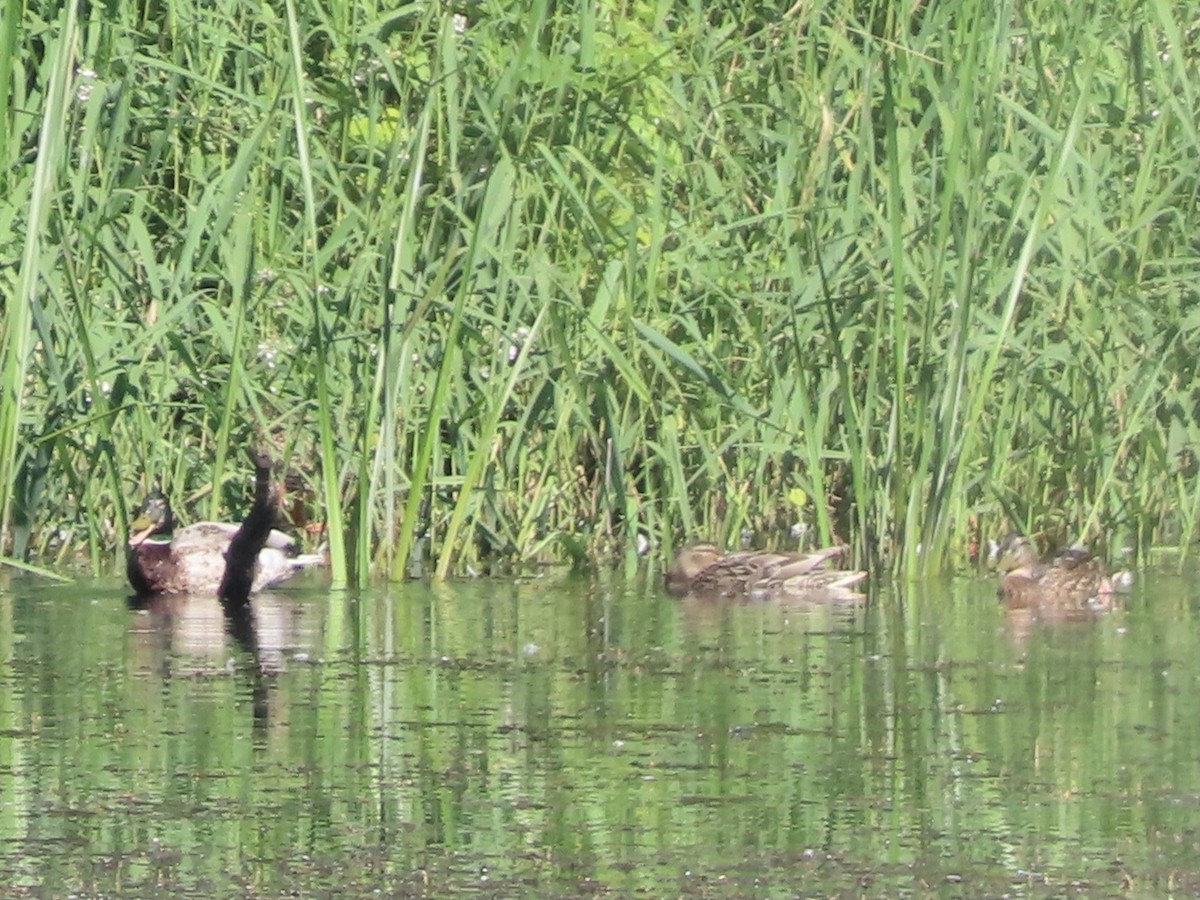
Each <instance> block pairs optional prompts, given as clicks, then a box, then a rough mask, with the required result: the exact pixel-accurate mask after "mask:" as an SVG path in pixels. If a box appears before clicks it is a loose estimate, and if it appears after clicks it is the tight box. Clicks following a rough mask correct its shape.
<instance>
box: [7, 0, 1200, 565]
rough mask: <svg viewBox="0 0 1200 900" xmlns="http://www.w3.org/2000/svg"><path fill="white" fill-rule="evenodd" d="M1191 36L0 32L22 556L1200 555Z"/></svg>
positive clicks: (737, 24) (528, 15)
mask: <svg viewBox="0 0 1200 900" xmlns="http://www.w3.org/2000/svg"><path fill="white" fill-rule="evenodd" d="M1198 25H1200V5H1198V4H1197V3H1195V2H1188V3H1183V4H1141V3H1138V4H1134V3H1126V4H1117V5H1116V6H1113V7H1112V8H1110V9H1107V10H1106V11H1104V12H1102V13H1101V14H1097V12H1096V11H1095V10H1094V9H1092V8H1089V7H1087V6H1086V5H1080V4H1063V3H1058V2H1051V0H1033V2H1029V3H1024V4H1020V5H1014V4H1005V3H1001V4H996V3H986V2H980V0H954V2H950V3H938V4H909V5H901V4H883V3H879V4H868V3H852V4H846V3H833V2H827V0H817V2H813V3H807V4H797V5H795V6H793V7H791V8H788V9H785V10H783V11H782V12H780V11H777V10H775V9H772V10H771V11H770V14H769V15H767V14H765V10H764V9H762V8H760V7H758V6H756V5H754V4H741V3H720V2H719V3H715V4H712V3H708V4H690V5H689V4H657V5H656V4H650V3H637V2H635V3H629V4H614V3H610V2H600V3H592V2H566V3H557V4H551V3H546V2H535V3H533V4H531V5H527V6H525V7H520V6H519V5H504V4H499V3H483V4H466V5H462V6H461V7H456V6H453V5H449V4H436V3H431V4H409V5H405V6H402V7H400V8H395V7H394V6H393V5H388V4H379V3H375V2H372V0H345V2H335V3H331V4H324V5H311V4H295V3H294V2H288V3H286V4H283V5H276V6H271V5H267V6H247V5H245V4H241V3H236V2H233V0H214V2H211V3H205V4H188V3H159V2H149V3H144V4H91V5H87V4H73V3H68V4H57V3H49V2H45V0H29V2H28V3H25V4H8V5H6V7H5V12H4V15H3V18H2V19H0V117H2V127H0V259H2V260H3V261H4V262H3V264H2V265H0V304H2V306H3V311H4V314H3V326H2V329H3V330H2V332H0V369H2V371H0V492H2V493H0V500H2V503H0V517H2V519H0V526H2V528H3V534H4V537H5V548H4V549H5V552H6V553H8V554H10V555H12V556H15V557H29V556H35V557H38V558H41V559H54V558H56V557H58V556H63V555H67V554H75V553H78V552H81V551H82V552H85V553H86V554H87V555H88V557H89V558H90V560H91V563H92V565H94V566H95V567H96V568H97V569H104V568H108V567H110V566H111V565H112V564H113V562H114V560H115V559H116V557H117V554H115V552H114V548H115V547H116V546H118V545H119V544H120V539H121V534H120V529H121V528H122V527H123V526H122V525H121V524H120V523H123V522H125V521H127V519H128V504H129V503H130V502H131V501H134V500H136V499H137V498H139V497H140V496H141V495H142V494H143V493H144V492H145V490H146V489H148V487H149V486H150V485H151V484H152V483H155V482H161V483H162V484H163V487H164V488H165V489H166V490H167V492H168V493H170V494H171V495H172V496H174V497H176V498H178V499H179V501H180V502H181V505H182V506H184V507H186V509H187V510H188V511H190V512H191V513H193V514H194V515H195V517H197V518H203V517H208V518H216V517H224V516H226V515H227V514H228V512H229V510H230V509H231V508H235V509H236V505H237V503H239V502H240V498H241V497H242V496H243V495H244V493H245V487H246V483H247V482H246V478H245V474H246V473H245V471H244V468H245V467H244V465H243V464H242V458H241V456H240V453H239V452H238V448H239V447H240V446H241V445H243V444H246V443H249V442H251V441H253V440H256V439H258V438H260V437H262V436H264V435H265V436H270V437H273V438H274V439H275V441H276V444H277V447H278V450H279V452H280V453H281V454H282V455H284V456H285V457H286V458H287V459H288V460H289V462H290V465H291V466H292V468H293V469H294V470H295V474H296V476H297V477H298V478H299V479H300V480H301V481H302V482H303V483H305V484H306V485H307V487H308V488H310V489H311V492H312V501H311V502H312V503H313V505H314V510H313V516H314V518H316V519H317V520H323V521H324V522H325V523H326V526H327V527H326V529H325V534H326V536H327V539H328V541H329V543H330V551H331V557H332V562H333V573H334V580H335V582H338V583H344V582H362V581H365V580H367V579H368V578H369V577H371V576H372V575H376V576H384V575H395V576H402V575H404V574H407V573H410V572H413V571H417V570H420V571H425V572H431V573H434V574H437V575H446V574H449V573H451V572H455V571H460V570H463V569H465V568H466V567H468V566H470V567H474V568H489V567H491V568H495V567H497V566H504V565H507V564H509V563H511V562H513V561H517V560H535V561H569V562H573V563H577V564H581V563H585V562H588V561H594V560H599V559H604V558H612V557H614V556H615V557H618V558H624V559H626V560H627V561H632V560H633V554H634V553H636V550H637V546H638V543H639V537H640V538H642V539H643V542H644V541H645V540H648V541H649V542H650V544H651V545H653V546H656V547H659V548H661V551H662V552H663V553H667V552H669V551H670V550H671V548H672V546H673V545H675V544H677V542H678V541H680V540H681V539H685V538H689V539H690V538H696V537H708V538H711V539H714V540H717V541H721V542H724V543H731V542H736V538H737V536H738V535H740V534H741V533H742V532H744V531H749V532H751V533H753V534H755V535H757V536H758V538H759V539H760V540H763V541H768V540H770V539H771V538H773V537H777V536H778V535H780V534H784V533H787V532H789V531H790V530H791V529H792V528H793V526H795V525H797V524H799V525H801V526H803V528H804V529H807V531H808V533H809V534H811V535H812V542H813V543H821V544H824V543H829V542H831V541H833V540H834V539H838V540H842V541H848V542H849V543H850V544H851V546H852V547H853V548H854V551H855V555H856V556H857V557H858V558H859V559H862V560H865V561H867V562H868V563H869V564H871V565H872V566H873V567H876V568H879V567H880V566H881V565H882V566H886V567H890V568H891V569H892V570H893V571H895V572H897V573H901V572H902V573H908V574H919V573H922V572H935V571H942V570H945V569H946V568H949V567H951V566H953V565H955V564H956V561H958V560H962V559H965V558H966V555H967V552H968V547H969V546H970V545H971V544H972V543H973V542H978V541H979V540H980V538H981V537H984V536H987V535H988V534H995V532H996V531H997V530H998V529H999V528H1000V527H1002V523H1007V524H1015V525H1019V526H1021V527H1023V528H1025V529H1027V530H1029V531H1031V532H1039V533H1044V534H1047V535H1049V536H1051V537H1053V538H1055V539H1057V540H1059V541H1063V542H1069V541H1071V540H1073V539H1075V538H1077V537H1084V538H1087V539H1089V540H1091V541H1092V542H1093V543H1105V542H1109V541H1111V542H1120V543H1122V544H1130V545H1132V546H1135V547H1137V548H1139V549H1142V550H1144V548H1146V547H1148V546H1150V545H1151V544H1153V543H1155V542H1167V543H1171V544H1177V545H1179V546H1184V547H1186V546H1187V545H1188V544H1189V543H1190V542H1191V541H1192V540H1193V539H1194V537H1195V533H1196V524H1197V523H1196V517H1197V512H1198V510H1200V479H1198V478H1197V466H1196V457H1195V452H1194V448H1195V447H1196V446H1197V440H1198V438H1200V426H1198V424H1197V402H1198V399H1200V398H1198V396H1197V384H1198V382H1197V377H1196V376H1197V372H1196V366H1197V353H1196V348H1197V347H1198V346H1200V304H1198V303H1197V299H1198V291H1200V287H1198V285H1200V281H1198V279H1197V275H1198V271H1200V264H1198V258H1197V242H1196V235H1197V234H1198V233H1200V215H1198V210H1197V198H1198V196H1200V192H1198V183H1197V182H1198V179H1200V154H1198V148H1200V141H1198V138H1197V123H1198V122H1200V100H1198V98H1197V90H1198V86H1200V78H1197V68H1198V67H1197V60H1198V57H1200V46H1198V43H1197V42H1198V40H1200V35H1198V32H1197V27H1198Z"/></svg>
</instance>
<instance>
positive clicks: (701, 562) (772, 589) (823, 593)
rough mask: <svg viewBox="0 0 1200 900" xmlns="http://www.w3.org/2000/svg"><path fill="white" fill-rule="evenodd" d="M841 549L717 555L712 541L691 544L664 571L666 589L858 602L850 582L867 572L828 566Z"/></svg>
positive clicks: (689, 593) (687, 593)
mask: <svg viewBox="0 0 1200 900" xmlns="http://www.w3.org/2000/svg"><path fill="white" fill-rule="evenodd" d="M845 551H846V548H845V547H826V548H824V549H822V550H814V551H812V552H811V553H776V552H773V551H760V550H744V551H739V552H736V553H722V552H721V550H720V549H719V548H718V547H717V546H716V544H710V543H707V542H705V543H698V544H690V545H688V546H687V547H684V548H683V549H682V550H680V551H679V555H678V556H677V557H676V559H675V563H674V564H673V565H672V566H671V568H670V569H668V570H667V574H666V587H667V592H668V593H670V594H674V595H675V596H678V597H682V596H696V597H709V598H721V597H725V598H739V599H745V600H772V599H774V600H808V601H820V600H861V599H863V595H862V594H861V593H859V592H858V591H856V590H855V589H854V586H855V585H857V584H858V583H859V582H860V581H862V580H863V579H864V578H866V577H867V573H866V572H862V571H855V570H849V569H832V568H829V567H828V566H827V564H828V562H829V561H830V560H832V559H835V558H836V557H839V556H841V555H842V554H843V553H845Z"/></svg>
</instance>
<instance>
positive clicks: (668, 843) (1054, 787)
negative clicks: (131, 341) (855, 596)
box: [0, 575, 1200, 897]
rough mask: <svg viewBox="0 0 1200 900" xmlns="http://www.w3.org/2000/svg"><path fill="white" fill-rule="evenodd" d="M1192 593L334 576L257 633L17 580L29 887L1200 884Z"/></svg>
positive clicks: (17, 784) (6, 760)
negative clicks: (1055, 606)
mask: <svg viewBox="0 0 1200 900" xmlns="http://www.w3.org/2000/svg"><path fill="white" fill-rule="evenodd" d="M1194 584H1195V581H1194V580H1193V579H1185V578H1179V577H1166V576H1162V577H1155V576H1153V575H1151V576H1147V577H1146V578H1144V579H1143V580H1142V581H1141V582H1140V583H1139V585H1138V586H1137V588H1136V589H1135V592H1134V594H1133V595H1132V596H1131V597H1129V598H1128V601H1127V604H1126V609H1124V610H1121V611H1118V612H1117V613H1114V614H1112V615H1109V616H1106V617H1104V618H1101V619H1099V620H1098V621H1093V622H1083V623H1058V624H1044V623H1043V624H1036V623H1028V622H1022V621H1018V620H1014V619H1009V618H1007V617H1006V616H1005V614H1004V611H1003V610H1002V609H1000V608H999V607H998V606H997V605H996V603H995V600H994V589H993V586H992V585H991V584H990V583H989V582H987V581H985V580H972V579H963V580H959V581H956V582H953V583H947V584H944V585H928V586H921V587H914V588H911V589H908V590H891V589H889V590H885V591H883V592H881V593H878V594H876V595H873V596H872V598H871V602H870V603H869V604H868V605H867V606H865V607H860V608H849V609H845V608H843V609H828V608H817V609H803V608H800V609H797V608H793V609H784V608H780V607H777V606H769V605H761V604H760V605H755V606H741V607H739V606H715V605H697V604H687V603H680V602H679V601H676V600H672V599H669V598H667V597H665V596H664V595H663V594H662V593H661V591H659V590H658V589H657V587H656V586H654V585H649V586H647V585H637V584H634V585H622V584H618V583H616V582H613V583H593V582H586V581H570V580H565V581H555V580H552V579H547V580H540V581H530V582H524V583H511V582H493V581H480V582H472V583H469V584H461V585H451V586H447V587H444V588H438V589H430V588H428V587H424V586H421V585H404V586H398V587H395V588H393V589H391V590H390V591H387V592H382V591H381V592H376V593H367V594H363V595H360V596H352V595H346V594H334V595H332V596H330V595H329V593H328V592H327V591H323V590H322V589H321V588H320V586H319V584H318V583H316V582H308V583H306V584H301V585H300V586H298V587H297V588H295V589H293V590H289V591H288V592H286V593H285V592H280V593H278V594H275V595H272V596H269V597H264V598H262V599H261V600H260V601H259V602H258V604H257V606H256V614H255V620H254V622H253V623H252V627H251V628H249V629H246V630H243V631H239V627H238V626H237V623H233V624H232V625H231V623H229V622H227V621H226V620H225V619H224V618H223V617H222V615H221V612H220V610H219V609H218V608H217V607H216V606H215V604H207V603H203V602H200V601H195V600H193V601H190V602H186V603H175V604H170V605H162V606H159V607H156V608H153V609H151V610H149V611H142V612H135V611H131V610H129V609H128V608H126V606H125V600H124V591H123V589H122V587H121V586H120V585H119V584H117V583H116V582H109V583H97V584H90V585H86V586H78V585H77V586H72V587H69V588H48V587H46V586H44V585H41V584H38V583H35V582H33V581H28V580H14V581H12V582H11V583H8V584H7V585H6V586H5V587H4V588H3V589H0V873H6V874H0V881H2V882H3V885H2V887H3V888H4V890H0V893H6V892H7V893H9V894H15V895H36V896H55V897H57V896H64V895H66V894H70V893H76V894H79V893H84V894H104V895H108V896H113V895H122V896H163V895H166V894H171V895H174V896H187V895H193V896H206V897H207V896H233V895H239V896H278V895H280V894H289V895H291V894H298V895H304V896H309V895H326V894H331V893H343V894H346V895H363V894H366V893H368V892H372V891H376V892H380V893H383V894H385V895H392V896H405V895H411V896H437V897H444V896H450V895H456V894H471V895H479V896H489V897H491V896H530V895H537V896H578V895H580V894H584V893H586V894H593V893H596V894H608V895H611V896H627V895H633V894H637V895H639V896H652V897H658V896H683V897H726V896H728V897H735V896H737V897H740V896H763V897H767V896H772V897H774V896H811V895H817V896H829V895H840V894H845V895H867V896H896V895H915V896H928V895H941V896H967V895H973V896H981V897H982V896H1001V895H1008V896H1038V897H1041V896H1047V897H1050V896H1088V897H1096V896H1101V897H1103V896H1113V897H1116V896H1120V897H1130V896H1145V897H1162V896H1170V895H1176V896H1189V895H1194V894H1195V893H1196V892H1197V891H1198V890H1200V862H1198V859H1200V846H1198V845H1200V740H1198V739H1200V647H1198V646H1197V645H1198V643H1200V628H1198V627H1197V597H1196V594H1197V592H1196V590H1195V588H1194V587H1193V585H1194ZM231 632H236V634H235V633H231Z"/></svg>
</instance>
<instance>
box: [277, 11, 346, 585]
mask: <svg viewBox="0 0 1200 900" xmlns="http://www.w3.org/2000/svg"><path fill="white" fill-rule="evenodd" d="M286 9H287V22H288V38H289V47H290V50H291V63H292V66H291V69H292V71H291V77H292V114H293V121H294V125H295V136H296V150H297V153H298V155H299V163H300V175H301V183H302V184H303V186H304V220H305V227H306V229H307V233H308V237H309V240H310V241H311V245H310V246H311V249H312V250H315V249H316V247H317V245H318V236H317V224H316V218H315V216H316V206H317V199H316V195H315V193H314V191H313V176H312V167H311V162H310V160H309V154H308V134H309V126H308V123H307V121H306V119H305V109H306V108H307V98H306V96H305V91H306V86H305V68H304V61H303V56H302V50H303V47H304V44H303V42H302V41H301V39H300V23H299V19H298V17H297V14H296V4H295V0H287V4H286ZM309 258H310V259H312V258H313V257H312V255H311V253H310V256H309ZM320 285H321V273H320V272H319V271H317V270H316V269H315V268H313V269H312V271H311V283H310V285H309V302H310V304H311V307H312V329H313V330H312V340H313V370H314V373H313V377H314V380H315V381H316V388H317V427H318V429H319V432H320V445H321V476H322V480H323V487H324V491H325V515H326V519H327V527H326V537H327V540H328V542H329V564H330V570H331V573H332V576H333V585H334V587H341V586H343V585H345V584H346V581H347V578H346V550H345V532H344V528H343V524H342V491H341V486H340V485H339V483H338V474H337V467H336V460H337V454H336V452H335V448H334V441H333V421H332V419H333V410H332V408H331V403H330V398H329V385H328V382H327V379H326V374H325V369H326V365H327V361H326V347H327V340H326V335H325V326H324V315H323V312H324V311H323V310H322V309H321V293H320V291H319V290H318V288H319V287H320Z"/></svg>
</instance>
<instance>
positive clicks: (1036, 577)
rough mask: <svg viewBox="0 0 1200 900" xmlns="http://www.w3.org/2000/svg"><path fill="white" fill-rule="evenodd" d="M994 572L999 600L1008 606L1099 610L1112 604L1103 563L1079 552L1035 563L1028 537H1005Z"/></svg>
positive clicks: (997, 555)
mask: <svg viewBox="0 0 1200 900" xmlns="http://www.w3.org/2000/svg"><path fill="white" fill-rule="evenodd" d="M996 569H997V571H999V572H1000V573H1001V578H1000V590H999V595H1000V599H1001V600H1003V601H1004V602H1005V603H1006V604H1008V605H1009V606H1012V607H1030V608H1042V609H1057V610H1102V609H1107V608H1109V607H1110V606H1112V603H1113V593H1114V590H1113V583H1112V580H1111V579H1110V578H1109V577H1108V575H1107V574H1105V571H1104V565H1103V563H1101V561H1100V560H1098V559H1096V558H1095V557H1093V556H1092V555H1091V554H1090V553H1088V552H1087V551H1085V550H1082V549H1078V548H1072V549H1070V550H1067V551H1065V552H1063V553H1061V554H1060V555H1059V556H1057V557H1056V558H1054V559H1052V560H1050V561H1048V562H1039V561H1038V557H1037V552H1036V551H1035V550H1034V547H1033V544H1032V543H1030V541H1029V539H1028V538H1026V537H1024V536H1022V535H1019V534H1015V533H1014V534H1009V535H1008V536H1006V537H1005V538H1004V540H1003V541H1002V542H1001V543H1000V547H999V549H998V550H997V554H996Z"/></svg>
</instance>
